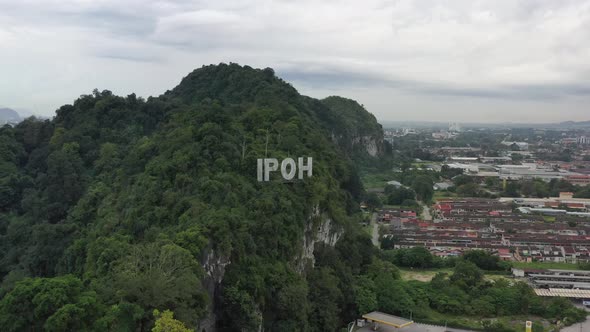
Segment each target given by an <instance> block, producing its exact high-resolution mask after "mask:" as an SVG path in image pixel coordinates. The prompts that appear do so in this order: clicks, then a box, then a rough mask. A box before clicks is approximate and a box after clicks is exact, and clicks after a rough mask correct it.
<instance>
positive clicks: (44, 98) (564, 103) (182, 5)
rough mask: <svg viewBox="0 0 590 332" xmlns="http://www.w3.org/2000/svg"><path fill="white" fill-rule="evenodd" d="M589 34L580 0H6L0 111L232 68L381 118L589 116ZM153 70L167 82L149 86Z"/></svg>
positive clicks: (588, 16) (587, 10)
mask: <svg viewBox="0 0 590 332" xmlns="http://www.w3.org/2000/svg"><path fill="white" fill-rule="evenodd" d="M588 27H590V1H586V0H585V1H577V0H563V1H554V0H514V1H495V0H488V1H472V0H458V1H452V2H449V1H438V0H416V1H411V0H397V1H387V0H366V1H358V0H331V1H321V2H320V1H315V0H301V1H297V2H293V1H265V0H259V1H257V0H218V1H205V0H203V1H190V0H176V1H175V0H100V1H87V0H43V1H42V0H21V1H13V0H0V72H2V73H3V74H4V75H8V76H10V77H11V78H12V80H11V81H14V82H17V83H15V84H10V85H8V84H4V85H2V83H1V82H0V87H1V88H2V89H0V100H3V103H9V104H10V105H13V104H14V105H15V106H22V107H29V108H37V107H39V106H38V105H45V104H47V105H50V106H48V107H47V108H48V109H54V108H55V107H56V106H59V105H60V104H61V103H65V102H69V101H71V98H73V96H75V95H77V94H79V91H77V90H75V89H73V87H74V88H78V87H79V86H80V85H81V83H83V84H84V87H85V88H86V86H87V85H88V86H99V87H107V88H108V84H112V82H116V84H117V87H118V88H119V89H120V90H121V91H125V92H127V91H133V90H135V89H137V90H139V91H147V92H149V93H157V91H159V89H160V88H162V86H164V87H165V88H170V87H171V86H166V84H170V85H172V84H175V83H176V82H177V81H178V79H179V77H182V75H184V74H186V73H187V72H189V71H190V70H192V69H194V68H197V67H200V66H201V65H203V64H208V63H219V62H221V61H226V62H227V61H233V62H238V63H241V64H249V65H251V66H256V67H273V68H275V70H276V72H277V73H278V74H279V75H280V76H281V77H283V78H284V79H286V80H287V81H293V82H294V83H295V85H296V86H297V85H300V86H302V87H309V88H310V89H312V91H326V90H330V89H331V90H334V89H338V90H339V91H341V92H340V93H341V94H345V95H346V94H347V93H348V92H354V91H356V90H357V89H363V88H364V89H366V90H371V94H370V96H371V97H370V98H373V99H378V100H375V102H373V103H369V101H362V100H361V102H364V103H365V104H373V105H376V106H375V107H376V108H375V109H373V110H371V111H373V112H375V113H377V114H380V115H381V116H382V117H385V118H386V117H387V116H388V113H387V112H388V109H389V108H388V107H387V106H386V105H387V103H393V104H395V103H396V102H397V101H396V100H391V99H390V98H391V96H392V95H398V94H402V95H404V96H407V97H408V98H409V99H406V100H404V105H405V107H412V106H414V107H415V109H430V108H429V107H431V106H428V107H426V106H424V105H425V104H424V101H425V100H426V99H429V98H431V97H432V98H438V100H439V101H440V102H444V103H449V104H448V105H450V102H451V101H453V102H455V101H456V100H462V101H464V102H457V103H456V104H457V105H461V106H453V107H466V106H465V105H470V106H469V107H473V105H475V106H476V107H480V108H486V109H494V107H492V106H490V105H496V104H499V103H501V102H508V103H514V105H516V106H514V107H523V108H525V109H533V108H538V103H539V102H547V105H548V106H547V107H554V108H553V109H555V110H558V109H559V108H560V107H561V108H567V109H568V110H571V112H577V113H575V114H578V115H577V116H579V117H583V116H585V115H584V114H585V113H584V112H585V111H584V110H583V109H582V108H581V106H580V105H584V104H587V103H588V102H590V87H589V86H588V84H587V82H589V81H590V63H589V62H588V61H587V58H588V55H590V29H588ZM30 50H35V51H34V52H31V51H30ZM56 59H57V60H56ZM56 61H57V63H58V65H59V66H56V65H54V64H55V63H56ZM31 67H34V68H35V70H31V69H30V68H31ZM45 68H46V69H45ZM56 68H59V70H57V69H56ZM151 71H155V72H157V73H158V75H159V76H158V77H159V78H161V77H162V76H165V77H166V81H164V80H162V79H158V80H154V82H152V81H150V80H149V79H145V77H148V75H146V74H143V73H149V72H151ZM57 72H59V73H61V74H60V75H59V79H58V80H55V81H54V82H53V83H52V84H51V86H49V87H48V86H47V85H42V84H41V83H39V80H38V77H39V76H41V77H55V76H56V73H57ZM108 75H114V76H115V77H112V78H110V77H109V76H108ZM117 75H120V77H117ZM143 75H145V76H143ZM136 77H137V78H138V79H137V81H133V80H131V78H136ZM120 78H121V79H120ZM48 89H54V90H51V91H50V90H48ZM31 91H33V92H34V94H33V95H31ZM38 91H40V92H38ZM392 91H395V92H396V93H397V94H395V93H392ZM365 95H368V94H364V95H363V94H359V96H361V97H362V96H365ZM57 96H59V98H58V97H57ZM67 98H70V99H67ZM4 100H6V101H4ZM386 101H387V102H386ZM412 103H413V104H412ZM533 105H534V106H533ZM463 111H464V112H465V114H472V113H471V112H470V111H471V110H469V112H468V111H467V109H464V110H463V109H458V110H456V112H457V113H453V114H460V113H461V112H463ZM48 112H49V111H48ZM424 112H425V113H423V114H422V115H423V116H426V117H428V116H429V115H430V114H429V113H428V111H424ZM549 112H550V110H549V108H547V110H546V113H547V114H548V113H549ZM412 114H415V116H421V115H420V114H421V113H412ZM490 114H492V115H493V114H495V113H493V112H491V113H490ZM572 114H574V113H572Z"/></svg>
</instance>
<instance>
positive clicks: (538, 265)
mask: <svg viewBox="0 0 590 332" xmlns="http://www.w3.org/2000/svg"><path fill="white" fill-rule="evenodd" d="M512 266H513V267H516V268H521V269H526V268H528V269H561V270H579V269H580V268H579V267H578V265H576V264H572V263H557V262H555V263H554V262H532V263H525V262H512Z"/></svg>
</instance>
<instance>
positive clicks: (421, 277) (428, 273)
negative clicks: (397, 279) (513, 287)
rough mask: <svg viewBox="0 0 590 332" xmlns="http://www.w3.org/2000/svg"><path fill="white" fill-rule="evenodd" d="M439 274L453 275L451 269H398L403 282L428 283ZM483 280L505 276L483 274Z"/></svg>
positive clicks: (492, 279) (503, 277) (503, 276)
mask: <svg viewBox="0 0 590 332" xmlns="http://www.w3.org/2000/svg"><path fill="white" fill-rule="evenodd" d="M439 272H443V273H447V274H448V275H451V274H452V273H453V269H451V268H441V269H424V270H423V269H408V268H402V269H400V273H401V277H402V279H403V280H417V281H423V282H428V281H430V280H432V278H433V277H434V276H435V275H436V274H437V273H439ZM484 277H485V279H487V280H490V281H494V280H498V279H505V278H506V276H505V275H501V274H484Z"/></svg>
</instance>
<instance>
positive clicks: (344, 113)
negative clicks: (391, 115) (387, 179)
mask: <svg viewBox="0 0 590 332" xmlns="http://www.w3.org/2000/svg"><path fill="white" fill-rule="evenodd" d="M321 103H322V104H323V105H325V106H326V109H323V110H321V111H320V112H319V116H320V118H321V119H322V120H323V122H324V123H325V124H327V126H328V128H329V129H330V131H331V134H332V139H333V140H334V141H335V142H337V143H338V144H339V145H341V146H343V147H345V151H347V152H348V154H350V155H352V156H353V158H354V159H365V158H366V156H367V154H368V155H369V156H371V157H377V156H382V155H383V153H384V141H383V128H382V127H381V125H380V124H379V123H378V122H377V119H375V116H374V115H373V114H371V113H369V112H367V110H365V108H364V107H363V106H362V105H359V103H357V102H356V101H354V100H352V99H347V98H342V97H338V96H331V97H328V98H325V99H322V100H321Z"/></svg>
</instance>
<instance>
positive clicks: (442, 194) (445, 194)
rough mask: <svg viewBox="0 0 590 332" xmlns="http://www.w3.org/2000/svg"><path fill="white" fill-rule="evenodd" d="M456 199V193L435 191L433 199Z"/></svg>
mask: <svg viewBox="0 0 590 332" xmlns="http://www.w3.org/2000/svg"><path fill="white" fill-rule="evenodd" d="M453 197H458V196H457V194H456V193H452V192H450V191H435V192H434V197H433V199H434V200H436V199H437V198H438V199H441V198H453Z"/></svg>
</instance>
